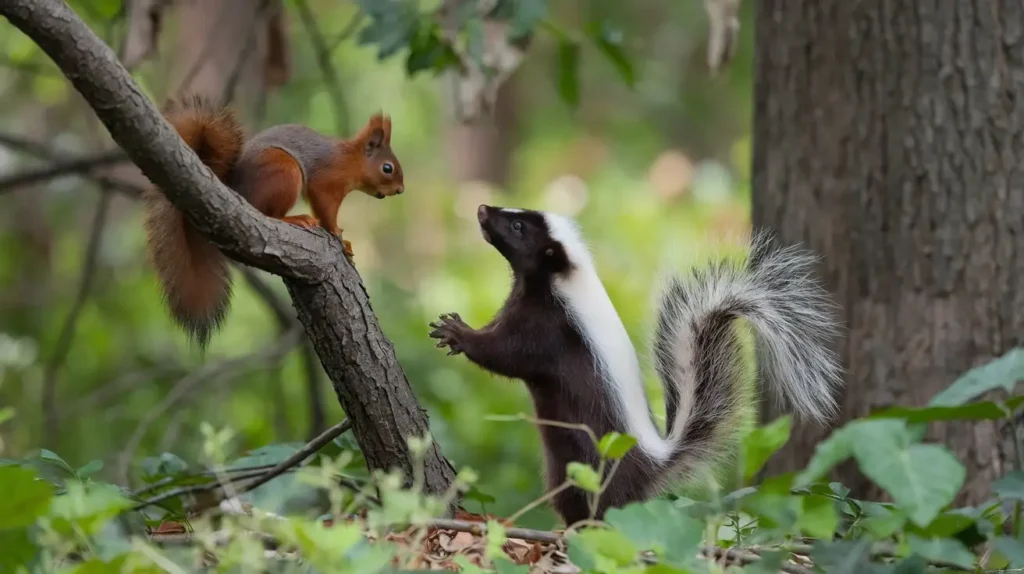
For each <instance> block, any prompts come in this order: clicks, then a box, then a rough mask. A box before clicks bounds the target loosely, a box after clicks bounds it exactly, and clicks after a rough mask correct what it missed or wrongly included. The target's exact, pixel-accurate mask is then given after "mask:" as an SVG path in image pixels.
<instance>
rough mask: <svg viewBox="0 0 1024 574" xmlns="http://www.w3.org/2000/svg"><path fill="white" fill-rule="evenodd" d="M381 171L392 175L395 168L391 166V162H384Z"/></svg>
mask: <svg viewBox="0 0 1024 574" xmlns="http://www.w3.org/2000/svg"><path fill="white" fill-rule="evenodd" d="M380 169H381V171H383V172H384V173H388V174H390V173H394V171H395V166H393V165H391V164H390V163H389V162H384V165H382V166H380Z"/></svg>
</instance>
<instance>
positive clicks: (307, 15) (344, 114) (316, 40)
mask: <svg viewBox="0 0 1024 574" xmlns="http://www.w3.org/2000/svg"><path fill="white" fill-rule="evenodd" d="M295 8H296V9H298V11H299V18H300V19H301V20H302V25H303V26H304V27H305V28H306V34H307V35H308V36H309V41H310V42H311V43H312V44H313V51H314V52H315V53H316V63H317V65H318V66H319V67H320V73H321V74H323V76H324V84H325V85H326V88H327V93H328V94H330V96H331V101H332V102H333V103H334V108H335V111H334V119H335V121H336V122H337V124H336V125H337V130H338V135H339V136H342V137H344V136H345V134H347V133H348V131H349V121H348V119H349V118H348V111H347V108H346V107H345V94H344V92H342V90H341V81H339V80H338V71H337V70H335V69H334V64H332V63H331V48H330V47H329V46H328V45H327V40H326V39H324V35H323V32H321V31H320V27H319V26H317V25H316V16H314V15H313V11H312V10H310V9H309V5H308V4H306V0H295ZM350 25H351V23H350ZM352 30H353V31H354V30H355V28H354V27H353V28H352ZM349 33H351V32H349Z"/></svg>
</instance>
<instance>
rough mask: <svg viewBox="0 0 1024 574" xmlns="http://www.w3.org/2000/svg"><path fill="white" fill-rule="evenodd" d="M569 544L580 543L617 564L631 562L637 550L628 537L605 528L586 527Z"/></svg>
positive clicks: (622, 564) (624, 564)
mask: <svg viewBox="0 0 1024 574" xmlns="http://www.w3.org/2000/svg"><path fill="white" fill-rule="evenodd" d="M569 544H570V545H577V544H578V545H582V546H583V547H585V548H586V549H587V550H588V551H590V552H591V553H592V554H595V555H598V556H604V557H606V558H608V559H610V560H611V561H612V562H614V563H615V564H616V565H618V566H627V565H629V564H632V563H633V561H634V560H636V555H637V552H638V551H637V548H636V547H635V546H633V543H632V542H630V540H629V538H626V536H625V535H623V534H622V533H621V532H619V531H617V530H611V529H607V528H588V529H587V530H584V531H582V532H579V533H578V534H576V535H574V536H573V537H572V538H571V539H570V541H569Z"/></svg>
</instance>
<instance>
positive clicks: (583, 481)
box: [565, 462, 601, 492]
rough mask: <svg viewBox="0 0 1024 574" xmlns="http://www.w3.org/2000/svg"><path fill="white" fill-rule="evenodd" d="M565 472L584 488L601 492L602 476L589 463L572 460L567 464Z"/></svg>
mask: <svg viewBox="0 0 1024 574" xmlns="http://www.w3.org/2000/svg"><path fill="white" fill-rule="evenodd" d="M565 472H566V474H567V475H568V476H569V478H570V479H572V480H573V482H575V483H576V485H577V486H579V487H580V488H582V489H583V490H587V491H590V492H601V477H599V476H598V475H597V471H596V470H594V469H593V468H592V467H590V466H589V465H586V464H583V463H582V462H570V463H569V464H567V465H565Z"/></svg>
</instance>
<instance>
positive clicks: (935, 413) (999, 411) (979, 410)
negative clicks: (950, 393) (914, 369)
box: [867, 395, 1024, 423]
mask: <svg viewBox="0 0 1024 574" xmlns="http://www.w3.org/2000/svg"><path fill="white" fill-rule="evenodd" d="M1022 404H1024V395H1017V396H1014V397H1011V398H1009V399H1007V400H1006V401H1004V402H1002V403H1000V402H994V401H983V402H975V403H966V404H963V405H958V406H930V407H917V408H914V407H890V408H888V409H885V410H881V411H878V412H875V413H872V414H871V415H870V416H869V417H867V418H869V419H876V418H901V419H904V420H906V421H907V422H909V423H927V422H935V421H982V420H1000V419H1005V418H1006V417H1007V416H1008V414H1007V413H1008V412H1013V411H1014V410H1015V409H1016V408H1017V407H1019V406H1021V405H1022Z"/></svg>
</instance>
